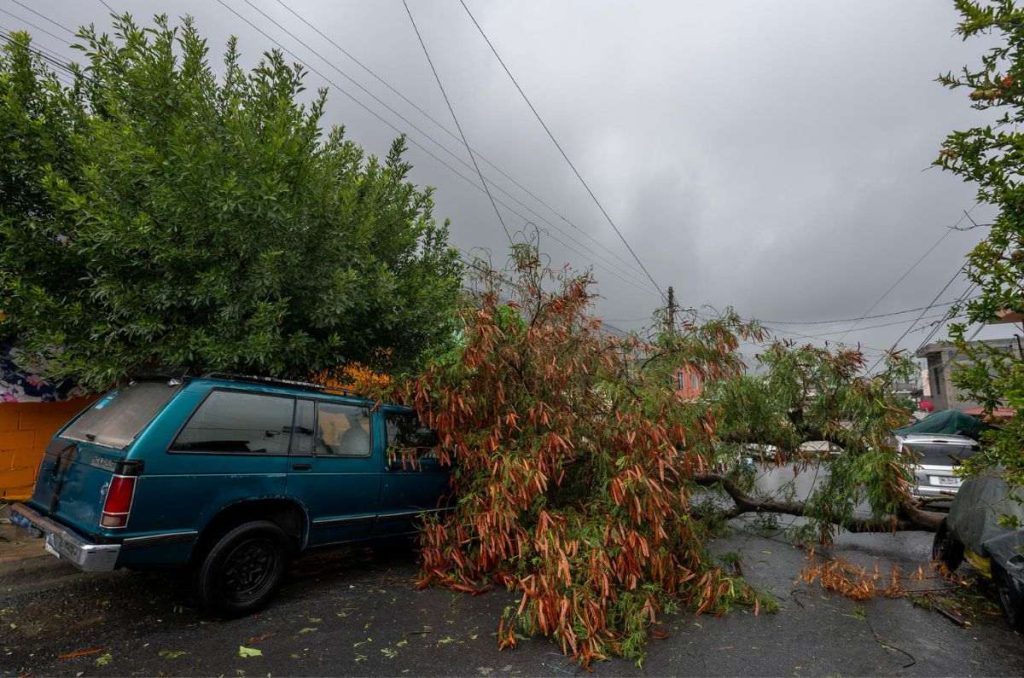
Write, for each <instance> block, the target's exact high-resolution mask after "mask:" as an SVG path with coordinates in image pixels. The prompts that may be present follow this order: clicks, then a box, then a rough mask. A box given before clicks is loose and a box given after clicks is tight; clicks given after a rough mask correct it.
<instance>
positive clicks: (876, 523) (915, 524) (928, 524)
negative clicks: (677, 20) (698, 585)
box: [693, 474, 943, 532]
mask: <svg viewBox="0 0 1024 678" xmlns="http://www.w3.org/2000/svg"><path fill="white" fill-rule="evenodd" d="M693 481H694V482H695V483H697V484H698V485H703V486H705V487H710V486H716V485H717V486H719V487H721V488H722V490H724V491H725V493H726V494H728V495H729V497H731V498H732V500H733V502H734V503H735V506H734V507H733V508H732V509H730V510H729V511H727V512H726V517H727V518H735V517H737V516H739V515H742V514H744V513H783V514H786V515H791V516H806V517H810V515H809V514H808V511H807V505H806V504H805V503H804V502H800V501H782V500H778V499H772V498H766V499H762V498H758V497H752V496H750V495H749V494H747V493H746V492H744V491H743V490H742V489H740V487H739V486H738V485H737V484H736V483H735V481H733V480H732V479H731V478H729V477H727V476H723V475H718V474H704V475H699V476H694V478H693ZM942 519H943V514H941V513H937V512H935V511H926V510H924V509H922V508H920V507H918V506H915V505H914V504H912V503H910V502H905V503H904V504H903V505H902V506H900V511H899V514H898V515H896V516H892V517H890V518H885V519H876V518H853V519H851V520H850V521H848V522H847V523H846V524H844V525H842V527H843V528H844V529H846V530H848V531H850V532H901V531H907V530H924V531H927V532H935V531H937V530H938V529H939V524H940V523H941V522H942Z"/></svg>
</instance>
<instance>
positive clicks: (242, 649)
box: [238, 645, 263, 659]
mask: <svg viewBox="0 0 1024 678" xmlns="http://www.w3.org/2000/svg"><path fill="white" fill-rule="evenodd" d="M238 656H239V657H242V658H243V659H244V658H248V657H262V656H263V650H260V649H257V648H255V647H246V646H245V645H239V646H238Z"/></svg>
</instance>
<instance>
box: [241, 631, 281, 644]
mask: <svg viewBox="0 0 1024 678" xmlns="http://www.w3.org/2000/svg"><path fill="white" fill-rule="evenodd" d="M272 635H274V634H273V633H272V632H270V631H267V632H266V633H261V634H260V635H258V636H253V637H252V638H250V639H249V640H247V641H245V642H247V643H249V644H250V645H255V644H256V643H260V642H263V641H264V640H266V639H267V638H269V637H270V636H272Z"/></svg>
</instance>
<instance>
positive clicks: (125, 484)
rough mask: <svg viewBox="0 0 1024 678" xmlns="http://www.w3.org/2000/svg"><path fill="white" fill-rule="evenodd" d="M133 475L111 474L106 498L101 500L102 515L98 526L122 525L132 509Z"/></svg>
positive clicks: (126, 522) (133, 493) (135, 478)
mask: <svg viewBox="0 0 1024 678" xmlns="http://www.w3.org/2000/svg"><path fill="white" fill-rule="evenodd" d="M136 480H138V478H137V477H135V476H113V477H112V478H111V479H110V487H108V488H107V499H106V501H104V502H103V516H102V517H101V518H100V527H124V526H125V525H127V524H128V514H129V513H131V510H132V497H134V496H135V481H136Z"/></svg>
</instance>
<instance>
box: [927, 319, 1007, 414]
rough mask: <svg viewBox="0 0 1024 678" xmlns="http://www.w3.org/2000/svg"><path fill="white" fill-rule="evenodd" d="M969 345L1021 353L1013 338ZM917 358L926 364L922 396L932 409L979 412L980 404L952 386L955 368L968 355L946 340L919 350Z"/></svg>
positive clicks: (989, 340)
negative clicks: (983, 345)
mask: <svg viewBox="0 0 1024 678" xmlns="http://www.w3.org/2000/svg"><path fill="white" fill-rule="evenodd" d="M971 344H973V345H978V344H985V345H987V346H990V347H992V348H994V349H997V350H1000V351H1007V352H1013V353H1015V354H1016V353H1018V351H1020V344H1019V342H1018V341H1017V338H1016V337H1010V338H1009V339H986V340H984V341H973V342H971ZM916 355H917V357H918V358H923V359H924V360H925V361H926V362H927V365H926V367H925V370H926V371H927V379H926V380H924V386H925V393H924V396H925V397H926V398H928V399H930V400H931V401H932V403H933V404H934V406H935V410H960V411H961V412H968V413H974V412H978V411H980V408H981V404H980V403H978V402H975V401H973V400H971V399H970V398H969V397H968V396H967V395H966V394H965V393H962V392H961V391H960V390H959V389H958V388H956V386H954V385H953V379H952V374H953V371H954V370H955V369H956V366H957V365H959V364H961V363H965V362H967V361H968V360H969V358H968V357H967V356H965V355H963V354H962V353H960V352H959V351H958V350H957V348H956V346H955V345H954V344H952V343H950V342H948V341H939V342H934V343H931V344H928V345H926V346H923V347H921V348H920V349H918V351H917V353H916Z"/></svg>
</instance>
